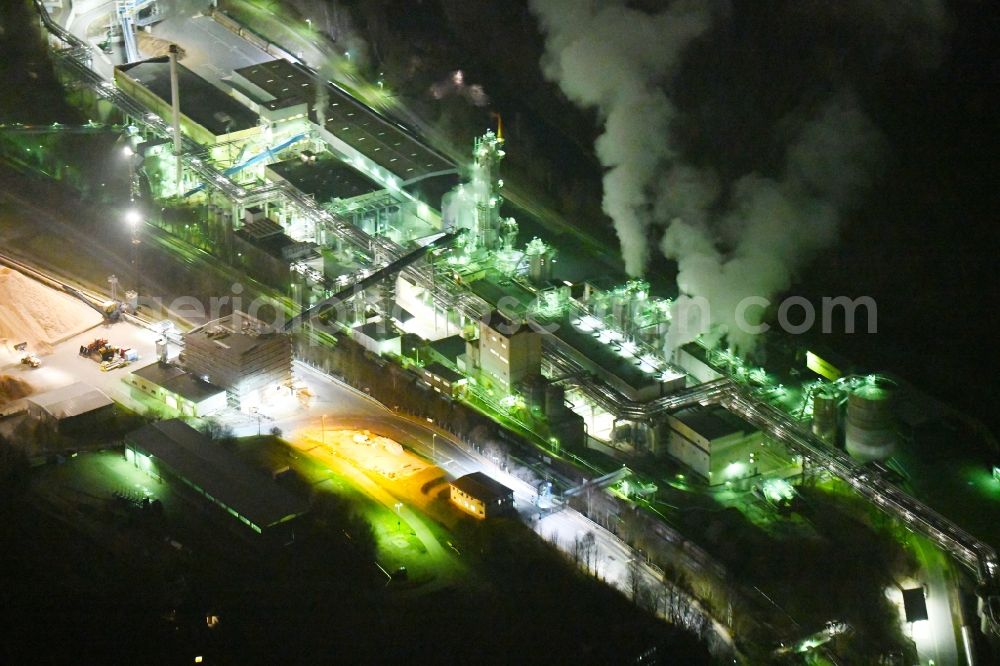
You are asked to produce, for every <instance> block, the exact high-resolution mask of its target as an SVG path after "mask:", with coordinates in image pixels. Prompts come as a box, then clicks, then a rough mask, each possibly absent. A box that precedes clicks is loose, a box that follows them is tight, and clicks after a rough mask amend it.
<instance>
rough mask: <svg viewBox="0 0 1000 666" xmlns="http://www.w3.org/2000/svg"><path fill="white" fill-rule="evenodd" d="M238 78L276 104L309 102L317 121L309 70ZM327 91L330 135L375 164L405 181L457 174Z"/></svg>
mask: <svg viewBox="0 0 1000 666" xmlns="http://www.w3.org/2000/svg"><path fill="white" fill-rule="evenodd" d="M236 73H237V74H238V75H240V76H242V77H243V78H244V79H246V80H247V81H249V82H250V83H252V84H253V85H255V86H257V87H258V88H260V89H261V90H263V91H264V92H266V93H267V94H269V95H272V96H273V97H274V98H275V99H284V98H286V97H289V96H293V95H301V96H305V97H306V98H307V99H308V100H309V102H310V103H309V108H310V111H309V115H310V117H311V118H312V119H313V120H316V111H315V104H314V101H315V99H316V85H317V77H316V75H315V74H313V73H312V72H311V71H309V70H308V69H306V68H305V67H302V66H301V65H296V64H294V63H291V62H289V61H287V60H271V61H269V62H262V63H259V64H256V65H250V66H249V67H242V68H240V69H238V70H236ZM322 85H324V86H325V88H326V91H325V92H326V99H327V102H326V108H325V109H324V119H325V127H326V129H327V130H328V131H329V132H330V133H331V134H333V135H334V136H336V137H337V138H338V139H340V140H341V141H343V142H344V143H346V144H347V145H349V146H351V147H352V148H354V149H355V150H357V151H358V152H359V153H361V154H362V155H364V156H365V157H367V158H368V159H370V160H371V161H372V162H374V163H375V164H378V165H379V166H380V167H382V168H383V169H385V170H386V171H388V172H389V173H392V174H394V175H395V176H397V177H399V178H400V180H402V181H409V180H413V179H415V178H423V177H426V176H429V175H431V174H439V173H442V172H449V171H454V169H455V165H454V164H452V163H451V162H450V161H449V160H447V159H446V158H444V157H442V156H441V155H439V154H438V153H436V152H435V151H433V150H431V149H429V148H426V147H425V146H424V145H422V144H421V143H420V142H419V141H417V139H416V138H415V137H413V136H412V135H411V134H410V133H409V132H407V131H406V130H405V129H403V128H402V127H400V126H399V125H396V124H395V123H393V122H391V121H389V120H388V119H386V118H384V117H382V116H381V115H379V114H378V113H376V112H375V111H373V110H372V109H370V108H368V107H367V106H365V105H364V104H362V103H360V102H358V101H357V100H356V99H354V98H353V97H352V96H351V95H349V94H347V93H346V92H344V91H343V90H341V89H340V88H339V87H337V86H335V85H333V84H332V83H329V82H323V83H322ZM181 97H182V98H183V95H182V96H181Z"/></svg>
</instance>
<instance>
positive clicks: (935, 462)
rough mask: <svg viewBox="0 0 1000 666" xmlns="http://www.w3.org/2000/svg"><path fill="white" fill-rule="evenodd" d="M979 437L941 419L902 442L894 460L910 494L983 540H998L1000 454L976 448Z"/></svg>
mask: <svg viewBox="0 0 1000 666" xmlns="http://www.w3.org/2000/svg"><path fill="white" fill-rule="evenodd" d="M979 439H980V438H979V437H977V435H976V434H975V433H973V432H968V431H966V429H965V427H964V426H963V425H962V424H960V423H939V424H936V425H934V426H932V427H929V428H926V429H924V430H923V431H921V432H918V433H917V436H916V437H915V438H914V439H913V441H912V442H908V443H907V444H906V445H905V446H900V447H899V451H898V453H897V454H896V455H895V457H894V458H895V459H896V460H898V461H899V462H900V463H901V464H902V467H903V468H904V469H905V470H906V472H907V474H908V475H909V478H908V480H907V482H906V483H905V485H906V486H908V487H909V488H910V489H912V491H913V493H914V495H915V496H916V497H919V498H921V499H923V500H924V501H926V502H927V503H928V504H929V505H930V506H931V507H932V508H934V509H936V510H937V511H939V512H941V513H942V514H943V515H945V516H947V517H948V518H951V519H952V520H954V521H955V522H956V523H958V524H959V525H961V526H962V527H963V528H964V529H966V530H968V531H969V532H970V533H971V534H973V535H975V536H977V537H979V538H980V539H983V540H984V541H986V542H987V543H991V544H994V545H997V544H1000V481H997V480H996V479H994V478H993V476H992V468H993V465H995V464H998V463H1000V457H998V456H997V455H995V454H993V453H991V452H990V451H989V450H987V449H986V447H985V445H982V446H976V445H975V444H974V443H975V442H977V441H979Z"/></svg>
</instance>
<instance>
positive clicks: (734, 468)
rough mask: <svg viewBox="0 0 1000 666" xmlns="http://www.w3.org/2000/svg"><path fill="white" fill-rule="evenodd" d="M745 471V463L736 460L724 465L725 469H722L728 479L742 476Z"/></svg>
mask: <svg viewBox="0 0 1000 666" xmlns="http://www.w3.org/2000/svg"><path fill="white" fill-rule="evenodd" d="M746 471H747V466H746V463H743V462H740V461H739V460H737V461H735V462H731V463H729V464H728V465H726V469H725V470H724V471H723V474H724V475H725V476H727V477H729V478H730V479H734V478H737V477H740V476H743V474H744V473H745V472H746Z"/></svg>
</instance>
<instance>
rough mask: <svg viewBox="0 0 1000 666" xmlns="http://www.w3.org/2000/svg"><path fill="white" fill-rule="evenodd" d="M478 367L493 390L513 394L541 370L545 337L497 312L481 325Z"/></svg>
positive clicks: (481, 322) (480, 323)
mask: <svg viewBox="0 0 1000 666" xmlns="http://www.w3.org/2000/svg"><path fill="white" fill-rule="evenodd" d="M479 364H480V369H481V370H482V377H483V379H484V381H485V382H486V383H487V384H490V385H492V386H493V387H494V388H496V389H498V390H500V391H503V392H504V393H510V392H511V390H512V389H513V388H514V387H515V386H516V385H517V384H519V383H521V382H522V381H524V380H525V379H527V378H528V377H534V376H537V375H538V374H539V373H540V372H541V368H542V336H541V334H540V333H538V331H535V330H532V328H531V327H530V326H528V325H527V324H523V323H519V322H515V321H513V320H511V319H509V318H508V317H506V316H504V315H503V314H501V313H500V312H498V311H494V312H493V314H492V315H491V316H490V318H489V319H488V320H486V321H480V322H479Z"/></svg>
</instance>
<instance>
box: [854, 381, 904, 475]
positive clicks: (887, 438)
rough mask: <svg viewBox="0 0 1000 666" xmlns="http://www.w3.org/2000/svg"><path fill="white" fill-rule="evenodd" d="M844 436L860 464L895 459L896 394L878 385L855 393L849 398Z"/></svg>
mask: <svg viewBox="0 0 1000 666" xmlns="http://www.w3.org/2000/svg"><path fill="white" fill-rule="evenodd" d="M844 435H845V443H846V447H847V452H848V453H850V454H851V455H852V456H854V457H855V458H857V459H859V460H865V461H868V460H877V459H884V458H888V457H889V456H891V455H892V453H893V450H894V448H895V446H896V427H895V420H894V419H893V415H892V392H891V391H890V390H889V389H887V388H885V387H882V386H878V385H875V384H866V385H864V386H861V387H860V388H857V389H854V390H853V391H851V393H850V395H848V397H847V426H846V428H845V430H844Z"/></svg>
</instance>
